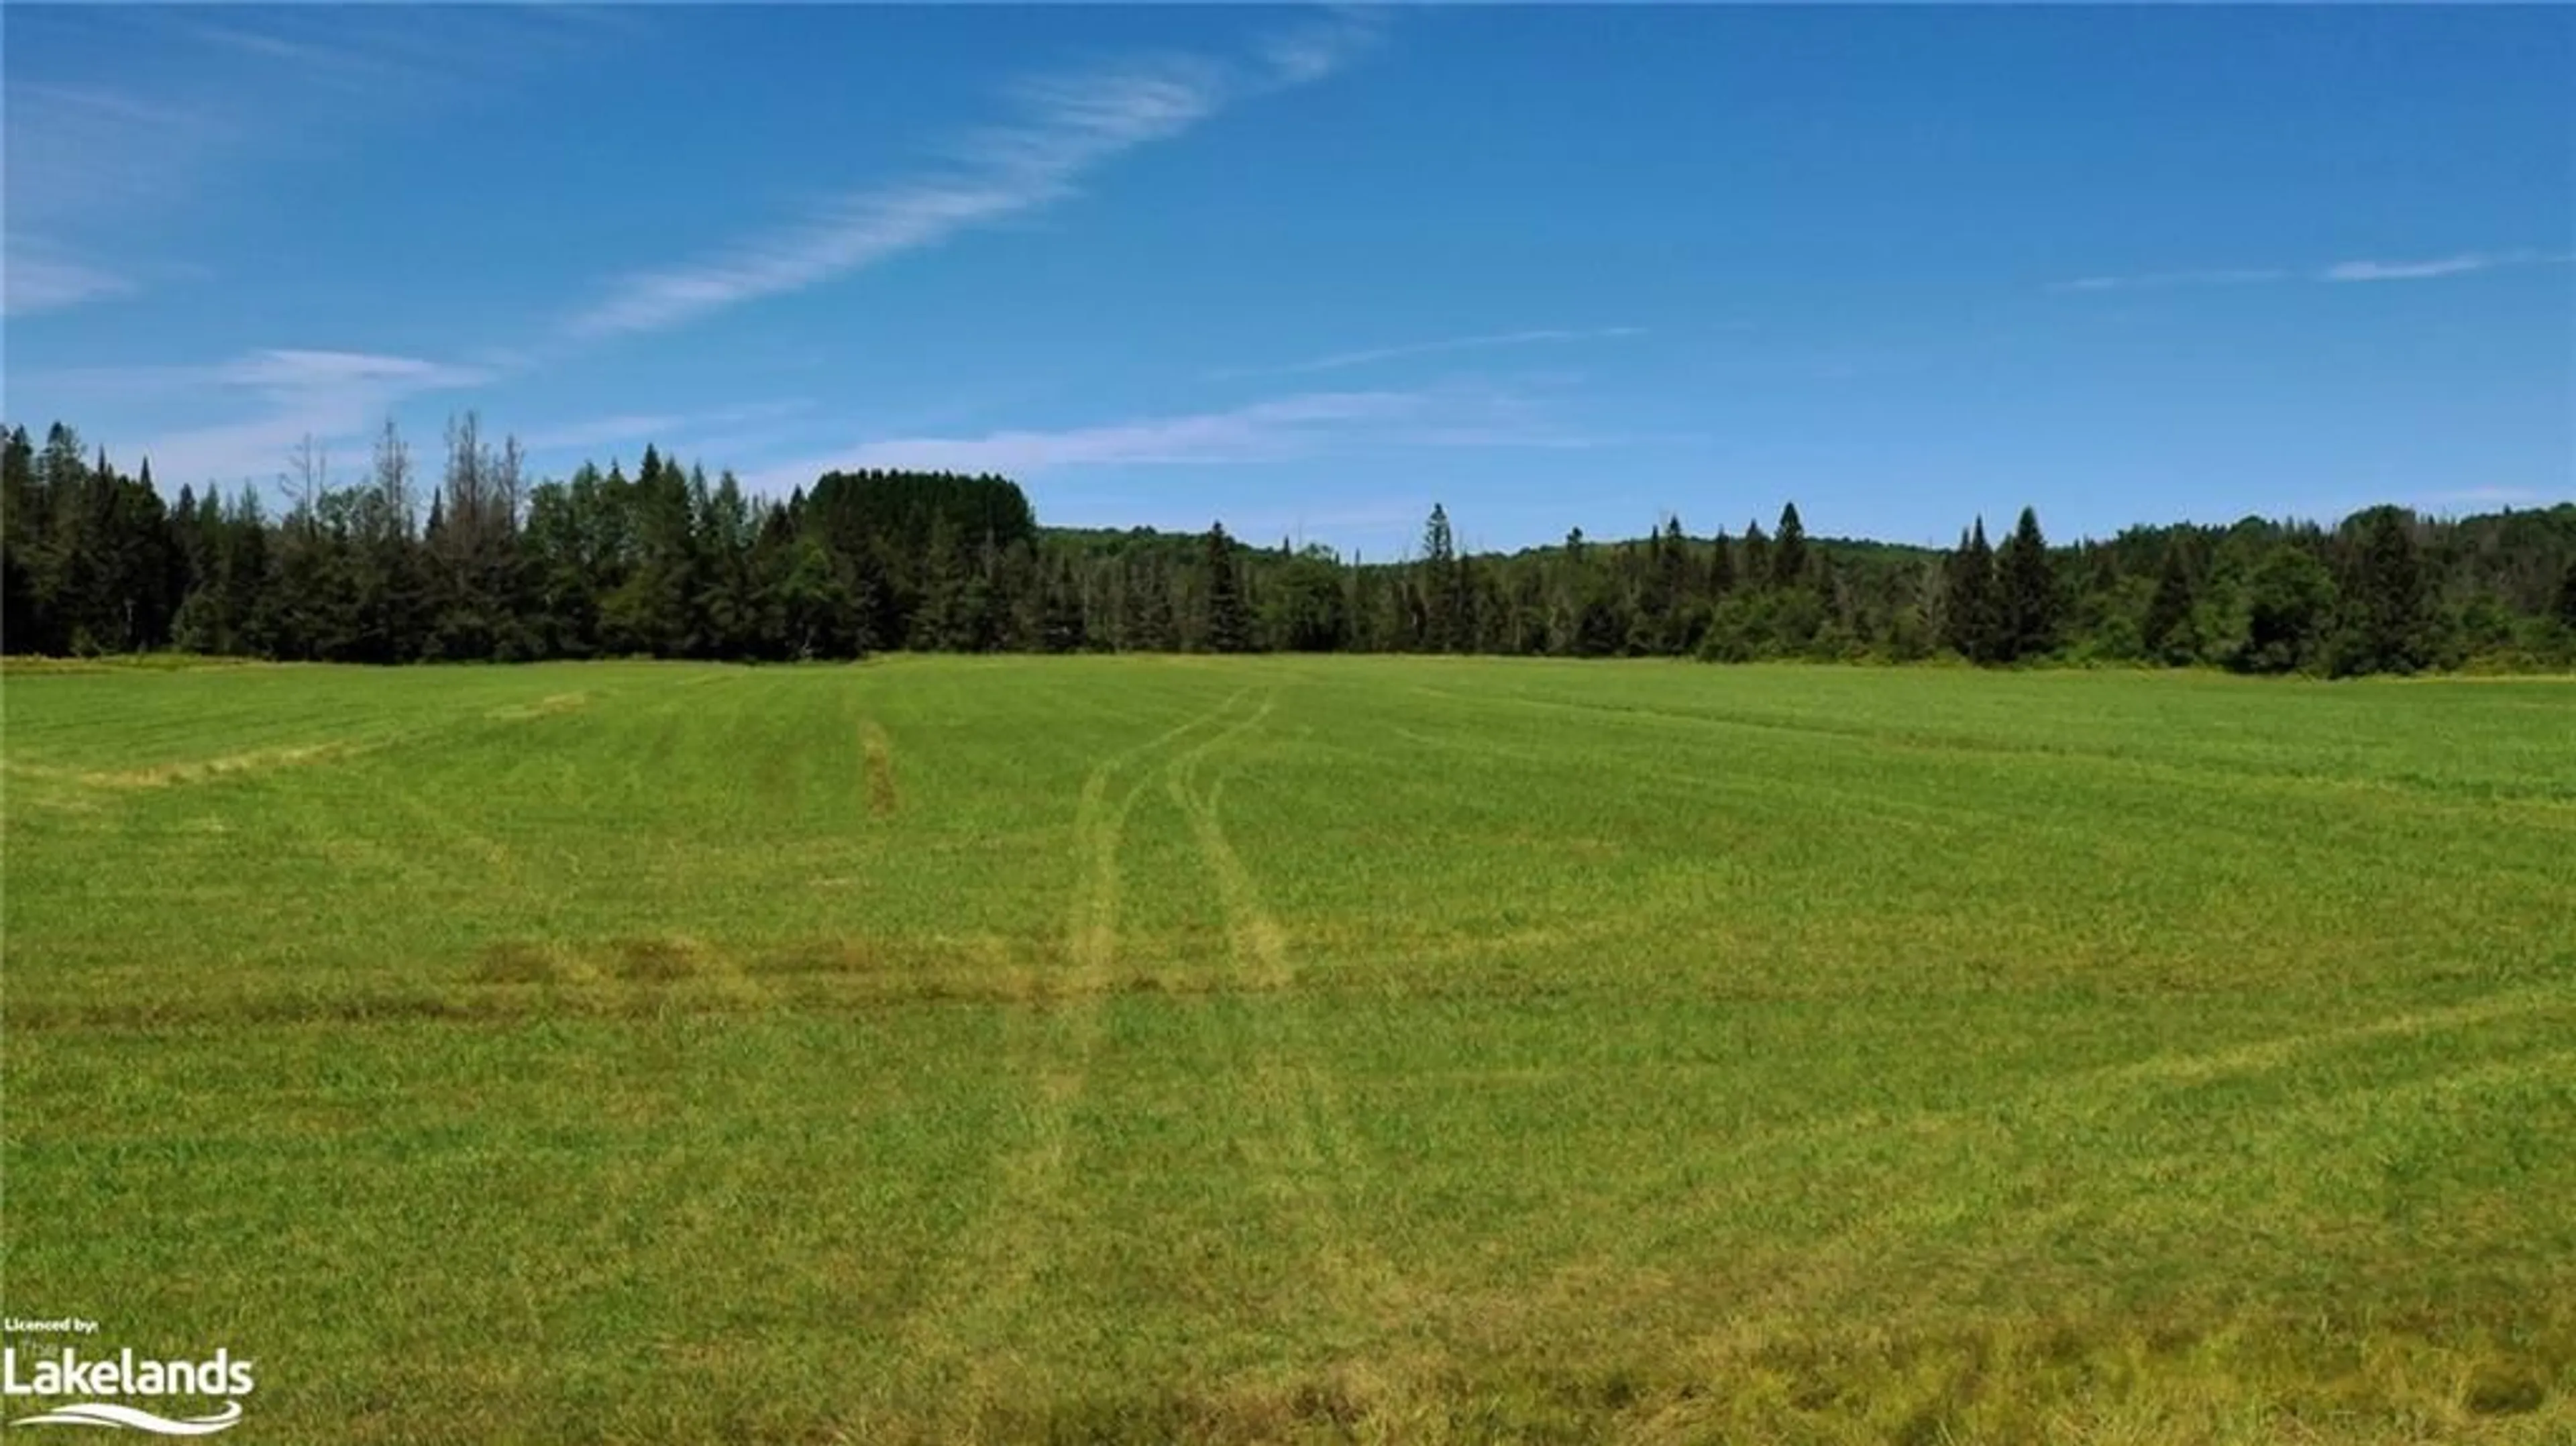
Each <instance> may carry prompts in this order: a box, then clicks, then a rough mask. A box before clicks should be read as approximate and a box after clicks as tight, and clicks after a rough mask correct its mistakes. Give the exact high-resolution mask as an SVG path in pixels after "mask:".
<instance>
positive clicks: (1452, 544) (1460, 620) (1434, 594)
mask: <svg viewBox="0 0 2576 1446" xmlns="http://www.w3.org/2000/svg"><path fill="white" fill-rule="evenodd" d="M1416 588H1417V592H1418V596H1419V597H1420V598H1421V600H1422V626H1421V641H1422V646H1423V647H1425V648H1427V649H1430V650H1431V651H1433V652H1441V653H1454V652H1457V651H1458V650H1459V649H1460V648H1461V647H1463V646H1464V644H1465V631H1466V629H1465V623H1466V618H1465V616H1464V614H1465V612H1466V606H1465V603H1466V599H1465V597H1464V596H1462V594H1463V592H1464V589H1462V588H1461V587H1460V586H1459V574H1458V548H1457V542H1456V539H1455V538H1454V537H1452V536H1451V534H1450V531H1449V510H1448V509H1447V508H1445V507H1443V506H1441V505H1440V504H1439V503H1437V502H1434V503H1432V504H1431V517H1430V519H1429V520H1428V521H1426V522H1425V523H1423V526H1422V561H1421V564H1420V568H1419V572H1418V581H1417V583H1416Z"/></svg>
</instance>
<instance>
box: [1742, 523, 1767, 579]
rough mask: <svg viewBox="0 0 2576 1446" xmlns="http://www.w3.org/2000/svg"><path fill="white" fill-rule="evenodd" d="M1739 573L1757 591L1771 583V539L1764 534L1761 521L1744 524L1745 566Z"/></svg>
mask: <svg viewBox="0 0 2576 1446" xmlns="http://www.w3.org/2000/svg"><path fill="white" fill-rule="evenodd" d="M1738 575H1739V576H1741V577H1742V578H1743V579H1744V585H1745V586H1746V587H1747V588H1749V589H1751V590H1753V591H1755V592H1760V591H1761V590H1762V589H1764V588H1766V587H1769V586H1770V585H1771V539H1770V538H1768V537H1765V536H1763V535H1762V524H1761V523H1760V522H1747V523H1745V524H1744V566H1743V567H1742V568H1741V569H1739V574H1738Z"/></svg>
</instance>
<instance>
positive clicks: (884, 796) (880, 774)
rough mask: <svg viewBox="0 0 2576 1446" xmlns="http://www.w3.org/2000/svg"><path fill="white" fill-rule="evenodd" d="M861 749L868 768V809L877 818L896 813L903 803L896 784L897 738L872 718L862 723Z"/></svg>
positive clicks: (860, 730)
mask: <svg viewBox="0 0 2576 1446" xmlns="http://www.w3.org/2000/svg"><path fill="white" fill-rule="evenodd" d="M859 752H860V754H861V756H862V757H863V758H864V759H865V762H866V768H867V775H868V812H869V813H870V814H872V815H874V816H876V817H878V818H888V817H891V816H893V814H894V813H895V811H896V810H898V809H900V808H901V807H903V799H902V797H901V795H899V794H898V793H896V791H895V786H894V740H893V739H892V738H890V737H888V736H886V731H885V728H884V727H883V726H882V725H880V724H879V723H878V722H877V721H876V720H875V719H873V718H871V719H869V720H867V721H865V722H863V723H861V724H860V725H859Z"/></svg>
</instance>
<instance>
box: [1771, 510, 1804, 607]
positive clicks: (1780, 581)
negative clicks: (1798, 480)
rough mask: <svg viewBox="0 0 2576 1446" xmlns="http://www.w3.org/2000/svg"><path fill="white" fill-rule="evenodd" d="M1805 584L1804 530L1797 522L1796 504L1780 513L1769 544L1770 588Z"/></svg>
mask: <svg viewBox="0 0 2576 1446" xmlns="http://www.w3.org/2000/svg"><path fill="white" fill-rule="evenodd" d="M1806 581H1807V527H1806V524H1805V523H1803V522H1801V521H1799V520H1798V504H1797V503H1795V502H1792V503H1790V504H1788V505H1787V506H1785V507H1782V508H1781V509H1780V531H1779V533H1778V534H1777V535H1776V536H1775V537H1773V539H1772V541H1771V585H1772V586H1773V587H1775V588H1782V589H1787V588H1793V587H1800V586H1804V585H1805V583H1806Z"/></svg>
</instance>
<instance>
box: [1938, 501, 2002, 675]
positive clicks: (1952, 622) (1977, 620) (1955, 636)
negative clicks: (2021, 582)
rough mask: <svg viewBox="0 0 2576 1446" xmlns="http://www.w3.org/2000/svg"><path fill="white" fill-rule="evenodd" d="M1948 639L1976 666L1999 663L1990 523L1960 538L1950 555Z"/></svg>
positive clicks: (1945, 616)
mask: <svg viewBox="0 0 2576 1446" xmlns="http://www.w3.org/2000/svg"><path fill="white" fill-rule="evenodd" d="M1943 619H1944V623H1945V625H1946V627H1947V629H1948V635H1947V636H1946V637H1944V638H1943V639H1942V641H1943V642H1945V643H1948V644H1949V645H1950V647H1951V648H1952V649H1953V650H1955V651H1956V652H1957V653H1958V654H1959V656H1961V657H1963V658H1966V659H1967V660H1968V661H1970V662H1972V663H1991V662H1993V661H1995V654H1996V651H1997V649H1996V644H1997V634H1998V632H1999V631H2000V630H1999V628H1998V627H1997V622H1998V617H1997V608H1996V606H1995V554H1994V549H1993V547H1991V546H1990V545H1989V544H1988V543H1987V542H1986V520H1985V519H1984V518H1983V517H1980V518H1978V519H1977V522H1976V526H1975V527H1974V528H1973V529H1972V530H1970V531H1969V532H1967V533H1965V534H1962V535H1961V537H1960V538H1959V550H1958V551H1956V552H1954V553H1952V554H1950V591H1949V598H1948V601H1947V606H1946V607H1945V608H1944V610H1943Z"/></svg>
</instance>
